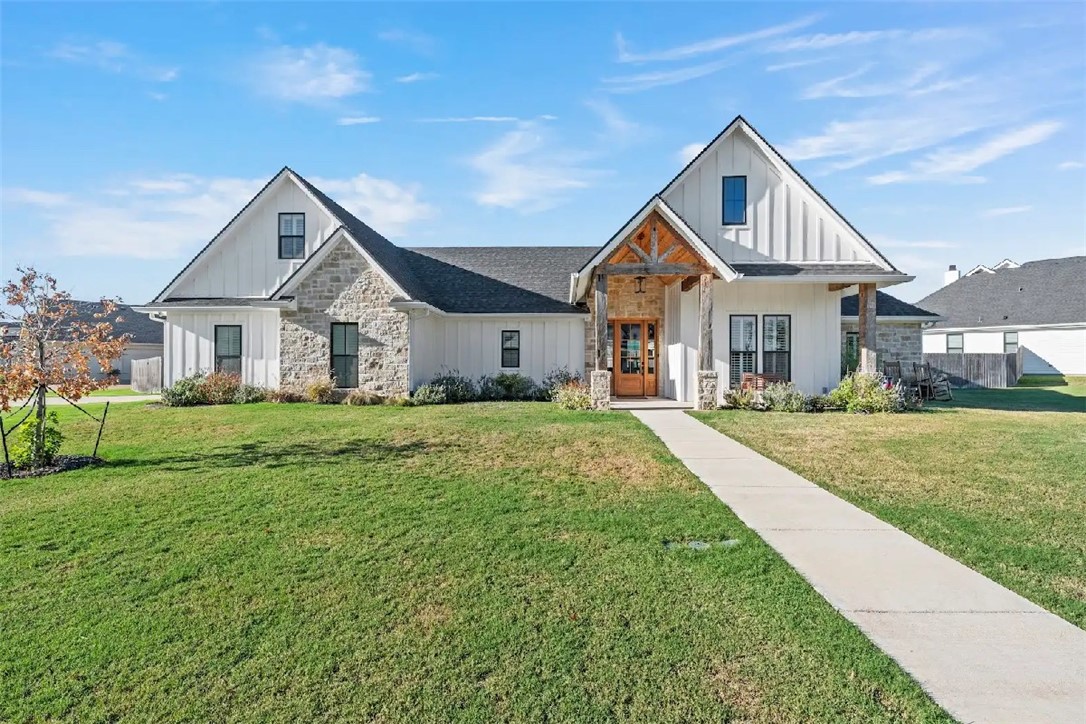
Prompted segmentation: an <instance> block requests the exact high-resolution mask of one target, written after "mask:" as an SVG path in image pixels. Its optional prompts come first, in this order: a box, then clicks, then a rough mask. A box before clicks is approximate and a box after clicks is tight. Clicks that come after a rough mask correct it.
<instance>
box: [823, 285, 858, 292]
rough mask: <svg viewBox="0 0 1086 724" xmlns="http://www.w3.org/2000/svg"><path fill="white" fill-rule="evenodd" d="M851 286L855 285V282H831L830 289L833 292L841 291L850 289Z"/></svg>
mask: <svg viewBox="0 0 1086 724" xmlns="http://www.w3.org/2000/svg"><path fill="white" fill-rule="evenodd" d="M851 286H854V285H853V284H830V285H829V289H830V291H831V292H839V291H841V290H843V289H848V288H849V287H851Z"/></svg>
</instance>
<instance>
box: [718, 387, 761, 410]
mask: <svg viewBox="0 0 1086 724" xmlns="http://www.w3.org/2000/svg"><path fill="white" fill-rule="evenodd" d="M720 406H721V407H722V408H724V409H725V410H754V409H757V408H758V406H759V405H758V400H757V398H756V397H755V395H754V391H753V390H736V389H728V390H724V392H723V394H722V395H721V400H720Z"/></svg>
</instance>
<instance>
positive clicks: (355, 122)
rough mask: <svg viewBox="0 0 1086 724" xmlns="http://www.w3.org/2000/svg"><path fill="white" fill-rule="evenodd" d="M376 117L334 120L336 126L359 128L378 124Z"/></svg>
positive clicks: (346, 117)
mask: <svg viewBox="0 0 1086 724" xmlns="http://www.w3.org/2000/svg"><path fill="white" fill-rule="evenodd" d="M380 121H381V119H380V118H378V117H377V116H341V117H340V118H337V119H336V125H337V126H361V125H366V124H369V123H379V122H380Z"/></svg>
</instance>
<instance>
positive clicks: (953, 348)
mask: <svg viewBox="0 0 1086 724" xmlns="http://www.w3.org/2000/svg"><path fill="white" fill-rule="evenodd" d="M964 351H965V339H964V338H963V337H962V333H961V332H955V333H952V334H948V335H947V336H946V353H947V354H961V353H962V352H964Z"/></svg>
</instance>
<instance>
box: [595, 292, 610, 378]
mask: <svg viewBox="0 0 1086 724" xmlns="http://www.w3.org/2000/svg"><path fill="white" fill-rule="evenodd" d="M593 312H594V313H595V316H596V319H595V322H596V369H597V370H606V369H607V275H605V274H598V275H596V308H595V309H594V310H593Z"/></svg>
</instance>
